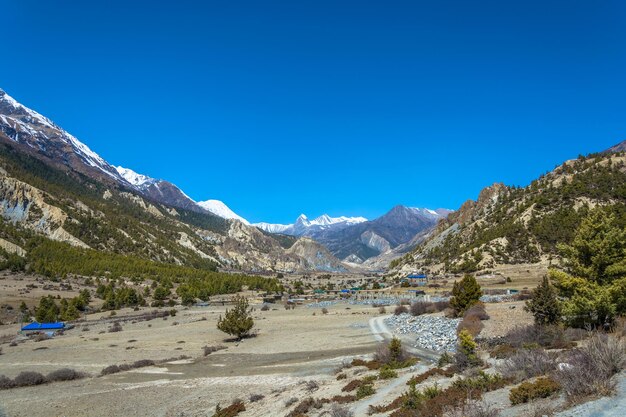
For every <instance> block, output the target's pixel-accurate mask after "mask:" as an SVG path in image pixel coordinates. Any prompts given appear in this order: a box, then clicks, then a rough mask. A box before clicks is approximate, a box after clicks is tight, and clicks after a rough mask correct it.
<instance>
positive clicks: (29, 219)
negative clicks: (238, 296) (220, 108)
mask: <svg viewBox="0 0 626 417" xmlns="http://www.w3.org/2000/svg"><path fill="white" fill-rule="evenodd" d="M42 239H43V240H42ZM43 242H45V244H46V245H49V243H50V242H58V243H57V244H56V245H58V244H61V245H69V246H70V247H71V248H74V249H73V252H72V253H75V254H76V256H78V257H81V256H87V255H86V253H83V252H81V250H85V251H88V250H95V251H99V252H102V253H108V254H115V256H118V255H119V256H128V257H133V258H137V259H144V260H149V261H155V262H159V263H165V264H174V265H184V266H189V267H193V268H201V269H209V270H211V269H217V268H222V269H228V270H231V269H233V270H244V271H285V272H293V271H302V270H316V269H319V270H323V271H328V270H331V271H344V270H345V267H344V266H343V265H342V264H341V263H340V262H339V261H338V260H337V259H336V258H334V257H333V256H332V255H331V254H329V253H328V252H327V251H326V250H325V248H323V247H322V246H321V245H319V244H318V243H316V242H314V241H311V240H310V239H306V240H303V241H302V242H297V241H296V240H295V239H293V241H290V240H289V239H284V238H282V237H274V236H272V235H270V234H267V233H264V232H262V231H261V230H259V229H257V228H255V227H251V226H247V225H245V224H243V223H242V222H240V221H237V220H226V219H223V218H221V217H219V216H216V215H214V214H212V213H210V212H209V211H208V210H205V209H203V208H202V207H200V206H198V205H197V204H196V203H195V202H193V201H192V200H191V199H189V197H187V196H186V195H185V194H184V193H183V192H182V191H181V190H180V189H178V187H176V186H175V185H173V184H171V183H168V182H167V181H163V180H155V179H152V178H149V177H146V176H142V175H140V174H136V173H134V172H133V171H132V170H127V169H124V168H115V167H113V166H112V165H110V164H109V163H107V162H106V161H105V160H103V159H102V158H101V157H99V156H98V155H97V154H95V153H94V152H93V151H91V150H90V149H89V148H88V147H87V146H86V145H84V144H83V143H82V142H79V141H78V140H77V139H76V138H75V137H73V136H72V135H70V134H69V133H67V132H65V131H64V130H63V129H61V128H60V127H58V126H57V125H55V124H54V123H53V122H52V121H50V120H49V119H47V118H45V117H44V116H41V115H40V114H38V113H36V112H34V111H32V110H30V109H28V108H26V107H24V106H22V105H21V104H19V103H17V102H16V101H15V100H13V99H12V98H11V97H9V96H8V95H6V94H5V93H4V92H3V91H1V90H0V248H2V249H0V258H5V257H6V254H7V253H9V252H10V253H13V254H21V255H24V256H26V257H29V254H31V253H38V252H37V251H36V248H37V246H38V245H42V244H44V243H43ZM295 243H297V244H298V245H297V247H298V248H300V249H299V250H293V249H292V246H295V245H294V244H295ZM49 247H56V246H54V245H52V246H49ZM33 249H35V250H34V251H33V252H31V251H32V250H33ZM59 250H60V249H59ZM92 257H93V255H92ZM1 260H2V259H0V261H1ZM28 260H29V261H30V262H39V261H41V262H45V260H40V259H32V258H29V259H28Z"/></svg>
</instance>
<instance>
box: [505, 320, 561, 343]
mask: <svg viewBox="0 0 626 417" xmlns="http://www.w3.org/2000/svg"><path fill="white" fill-rule="evenodd" d="M504 342H505V343H506V344H508V345H511V346H513V347H516V348H520V347H532V346H542V347H544V348H548V349H565V348H569V347H571V346H572V343H571V341H569V340H567V339H566V337H565V332H564V330H563V328H562V327H560V326H536V325H530V326H517V327H515V328H513V329H511V330H510V331H509V332H508V333H507V334H506V336H504Z"/></svg>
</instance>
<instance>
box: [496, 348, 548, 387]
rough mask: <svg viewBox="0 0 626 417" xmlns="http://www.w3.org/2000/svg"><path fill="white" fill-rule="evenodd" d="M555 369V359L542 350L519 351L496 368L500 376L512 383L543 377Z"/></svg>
mask: <svg viewBox="0 0 626 417" xmlns="http://www.w3.org/2000/svg"><path fill="white" fill-rule="evenodd" d="M555 368H556V361H555V359H554V358H552V357H551V356H550V355H549V354H548V353H547V352H546V351H545V350H543V349H520V350H518V351H517V352H516V353H515V354H513V355H511V356H510V357H509V358H508V359H506V360H505V361H504V362H503V363H502V364H500V365H499V366H498V370H499V371H500V372H501V373H502V375H503V376H504V377H505V378H510V379H512V380H513V381H523V380H525V379H528V378H533V377H535V376H539V375H545V374H547V373H548V372H551V371H553V370H554V369H555Z"/></svg>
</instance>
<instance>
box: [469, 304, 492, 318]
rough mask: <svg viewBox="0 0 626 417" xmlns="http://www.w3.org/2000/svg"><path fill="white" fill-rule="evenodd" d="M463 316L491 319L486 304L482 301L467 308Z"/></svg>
mask: <svg viewBox="0 0 626 417" xmlns="http://www.w3.org/2000/svg"><path fill="white" fill-rule="evenodd" d="M463 317H478V319H479V320H489V314H487V311H485V304H483V303H482V302H480V301H479V302H477V303H476V304H474V305H473V306H471V307H470V308H469V309H467V311H466V312H465V314H464V315H463Z"/></svg>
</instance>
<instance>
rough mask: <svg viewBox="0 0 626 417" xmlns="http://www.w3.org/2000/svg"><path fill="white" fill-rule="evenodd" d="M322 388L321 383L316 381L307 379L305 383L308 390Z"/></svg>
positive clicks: (312, 390)
mask: <svg viewBox="0 0 626 417" xmlns="http://www.w3.org/2000/svg"><path fill="white" fill-rule="evenodd" d="M319 388H320V385H319V384H318V383H317V382H316V381H313V380H311V381H307V382H306V384H305V389H306V391H307V392H309V393H310V392H314V391H317V390H318V389H319Z"/></svg>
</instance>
